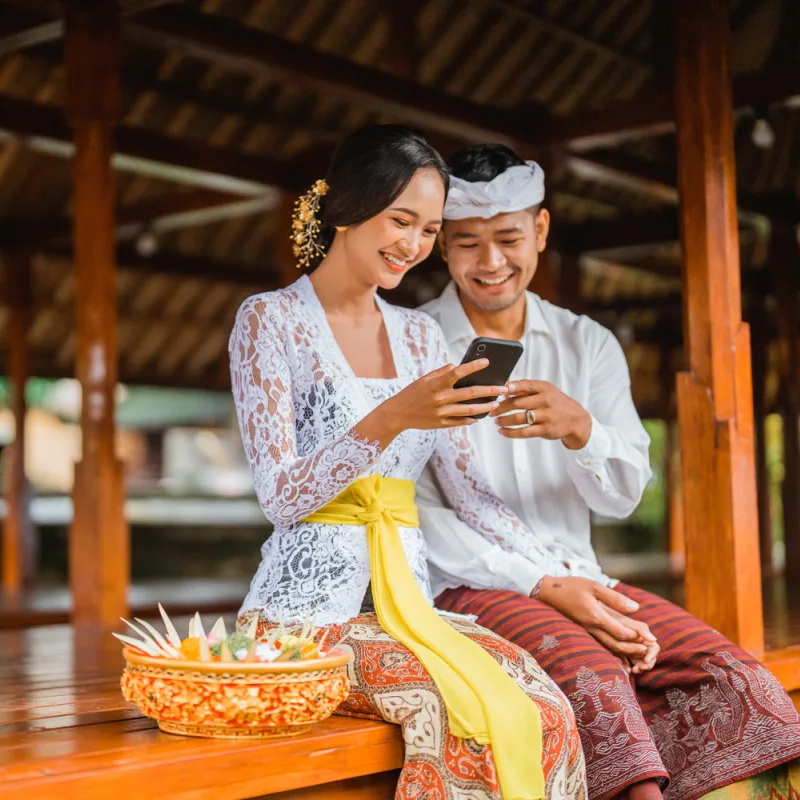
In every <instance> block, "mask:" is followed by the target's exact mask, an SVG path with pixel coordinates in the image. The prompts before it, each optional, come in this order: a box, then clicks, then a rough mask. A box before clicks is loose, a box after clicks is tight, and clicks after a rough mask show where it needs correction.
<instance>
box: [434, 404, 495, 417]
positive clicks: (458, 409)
mask: <svg viewBox="0 0 800 800" xmlns="http://www.w3.org/2000/svg"><path fill="white" fill-rule="evenodd" d="M494 407H495V402H494V401H493V402H490V403H463V404H462V403H454V404H452V405H447V406H444V407H442V409H441V410H440V414H441V416H442V417H443V418H445V419H448V418H453V417H455V418H459V419H461V418H463V417H476V416H477V415H478V414H488V413H489V412H490V411H491V410H492V409H493V408H494Z"/></svg>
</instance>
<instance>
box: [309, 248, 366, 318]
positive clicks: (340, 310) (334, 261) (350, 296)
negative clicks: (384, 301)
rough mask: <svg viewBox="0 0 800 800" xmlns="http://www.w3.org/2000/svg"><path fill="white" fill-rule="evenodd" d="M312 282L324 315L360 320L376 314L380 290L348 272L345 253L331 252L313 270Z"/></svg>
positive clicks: (333, 250) (334, 249)
mask: <svg viewBox="0 0 800 800" xmlns="http://www.w3.org/2000/svg"><path fill="white" fill-rule="evenodd" d="M309 280H310V281H311V283H312V285H313V287H314V291H315V292H316V295H317V299H318V300H319V302H320V304H321V305H322V307H323V308H324V309H325V312H326V313H328V314H335V315H339V314H341V315H347V316H350V317H353V318H354V319H357V318H358V317H366V316H369V315H370V314H373V313H375V310H376V306H375V292H376V290H377V288H378V287H377V286H375V285H368V284H364V283H363V282H361V281H359V280H358V278H357V277H356V276H355V275H354V274H353V271H352V270H350V269H348V268H347V262H346V259H345V257H344V253H343V252H341V251H340V250H339V248H337V247H336V243H335V241H334V244H333V245H332V246H331V249H330V252H329V253H328V255H327V256H326V257H325V258H324V259H323V260H322V263H321V264H320V265H319V266H318V267H317V268H316V269H315V270H314V272H313V273H312V274H311V276H310V278H309Z"/></svg>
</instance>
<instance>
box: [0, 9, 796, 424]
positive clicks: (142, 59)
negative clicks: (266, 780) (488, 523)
mask: <svg viewBox="0 0 800 800" xmlns="http://www.w3.org/2000/svg"><path fill="white" fill-rule="evenodd" d="M120 5H121V11H122V12H123V14H124V17H123V20H122V28H121V30H122V48H121V65H120V69H121V77H122V87H123V107H122V113H121V116H120V127H119V130H118V136H117V142H118V156H117V158H116V161H115V163H116V166H117V183H118V197H119V209H118V216H119V222H120V226H119V242H120V245H119V255H118V260H119V266H120V273H119V283H118V287H119V316H120V321H119V327H120V332H119V358H120V374H121V377H122V379H123V380H126V381H130V382H139V383H161V384H168V385H195V386H206V387H224V386H226V385H227V362H226V343H227V336H228V332H229V330H230V327H231V323H232V319H233V315H234V313H235V311H236V308H237V307H238V304H239V303H240V302H241V300H242V299H243V298H244V297H245V296H247V295H248V294H250V293H252V292H253V291H258V290H263V289H269V288H275V287H276V286H279V285H282V284H285V283H286V282H287V281H288V280H290V279H291V275H292V272H291V269H290V268H287V263H286V259H285V258H284V257H283V256H282V252H283V249H285V237H286V235H287V228H286V211H285V209H286V204H287V202H291V199H292V198H293V196H294V194H295V193H296V191H297V189H298V188H300V187H302V186H304V185H305V184H306V183H307V182H308V181H310V179H312V178H314V177H317V176H318V175H319V173H320V171H321V169H322V168H323V165H324V163H325V160H326V158H327V155H328V154H329V152H330V150H331V148H332V146H333V145H334V144H335V142H336V140H337V139H338V138H339V137H340V136H341V135H342V134H343V133H345V132H347V131H349V130H351V129H353V128H355V127H357V126H359V125H362V124H364V123H367V122H372V121H402V122H407V123H411V124H414V125H416V126H417V127H419V128H421V129H423V130H425V131H430V132H431V134H432V141H434V143H435V144H437V145H439V146H441V147H442V148H443V149H446V148H447V147H450V146H455V145H457V144H460V143H462V142H465V141H480V140H486V139H490V138H494V139H498V140H499V139H505V140H506V141H510V142H513V143H514V144H515V145H516V146H518V147H520V148H523V147H524V148H525V149H526V153H530V154H534V155H537V156H538V157H540V158H542V159H543V160H544V161H546V163H547V164H548V166H549V167H550V170H549V174H550V187H551V189H552V192H551V195H550V200H549V205H550V207H551V209H552V211H553V214H554V217H555V219H556V220H557V232H556V234H555V237H556V238H555V241H556V242H557V243H558V246H559V248H560V249H561V251H562V255H563V257H564V258H567V259H571V260H573V261H574V260H578V261H579V262H580V267H581V279H580V284H581V288H582V292H581V295H582V296H581V298H580V301H579V302H580V303H581V305H582V307H583V308H585V309H586V310H588V311H589V312H590V313H592V314H593V315H595V316H597V317H598V318H599V319H601V320H602V321H604V322H606V323H607V324H609V325H611V326H612V327H614V328H615V329H617V330H618V332H620V333H621V334H622V336H623V338H627V335H628V334H632V336H633V339H632V342H633V344H632V345H631V347H630V348H629V356H630V359H631V365H632V370H633V373H634V384H635V391H636V396H637V401H638V402H639V404H640V406H642V407H643V408H648V409H650V410H654V409H655V410H657V409H658V407H659V395H660V392H659V387H660V386H661V385H662V384H661V383H660V382H659V374H660V373H659V369H660V367H659V358H660V357H661V356H659V352H660V351H661V350H663V349H664V344H662V343H666V345H667V346H668V347H670V348H672V349H673V350H674V351H675V352H672V353H668V354H667V355H666V356H665V357H666V358H668V359H669V360H670V364H671V365H672V367H673V368H676V367H678V366H679V364H680V354H679V350H677V349H676V348H679V347H680V341H681V322H680V306H679V302H680V290H681V280H680V261H679V249H678V246H677V237H678V224H677V213H676V204H677V191H676V177H675V176H676V155H675V141H674V134H673V132H672V130H671V128H672V125H671V120H672V101H671V89H670V77H669V76H670V69H669V40H668V25H667V23H666V19H665V15H664V12H663V11H662V8H663V7H664V6H668V5H669V3H661V2H659V0H649V1H643V0H584V1H582V2H580V3H575V2H569V0H527V1H526V0H517V1H516V2H511V0H414V2H407V3H403V4H402V7H400V4H396V3H393V2H391V0H385V2H383V1H381V2H379V1H378V0H307V1H302V2H299V3H286V2H283V0H257V1H256V2H251V1H250V0H204V1H203V2H200V0H187V2H173V3H164V2H153V0H150V1H149V2H148V1H147V0H129V1H128V2H122V3H121V4H120ZM58 10H59V7H58V5H57V4H53V3H50V2H49V1H48V0H30V1H29V2H24V1H23V0H15V2H5V3H2V4H0V56H1V57H0V247H1V248H4V249H7V248H9V247H14V246H26V247H28V246H30V247H33V249H34V251H35V252H36V255H35V258H34V310H35V316H34V321H33V326H32V330H31V334H30V337H31V342H30V343H31V346H32V352H33V367H34V370H35V371H36V372H37V373H39V374H42V375H69V374H72V359H73V355H74V334H73V329H74V324H73V300H74V298H73V292H74V280H73V272H72V267H71V264H70V249H69V231H70V227H69V215H70V201H71V176H70V160H69V159H70V155H71V152H72V151H71V145H70V130H69V127H68V126H67V124H66V122H65V120H64V116H63V113H62V107H63V105H64V102H65V70H64V65H63V52H62V51H63V47H62V35H63V25H61V24H60V22H59V17H58V15H57V14H58ZM731 19H732V34H733V51H732V63H733V67H734V70H735V73H736V82H735V88H734V101H735V104H736V106H737V108H738V109H739V110H738V111H737V126H736V157H737V171H738V188H739V202H740V225H741V239H742V264H743V267H744V269H745V270H746V274H747V276H750V275H752V279H751V278H750V277H746V279H745V280H744V281H743V284H744V285H745V286H746V287H747V288H748V289H749V288H750V287H752V291H754V292H761V293H762V294H763V293H765V292H768V291H769V282H768V281H766V282H765V280H764V279H763V278H761V277H759V276H761V275H763V267H764V263H765V258H766V254H767V248H768V243H769V235H770V230H771V226H772V225H775V224H780V225H794V224H797V223H798V222H800V200H798V195H799V192H800V158H798V151H799V150H800V102H798V101H799V100H800V44H799V39H798V31H800V21H799V20H798V5H797V3H796V2H794V0H739V1H738V2H734V3H733V8H732V17H731ZM665 54H666V55H665ZM756 116H764V117H767V118H768V120H769V123H770V125H771V126H772V129H773V131H774V134H775V142H774V145H773V146H772V147H770V148H768V149H759V148H758V147H757V146H756V145H755V144H754V143H753V139H752V130H753V124H754V120H755V118H756ZM148 230H152V231H153V232H154V233H155V235H156V240H157V247H158V249H157V252H155V253H154V254H152V255H146V254H145V255H143V254H142V253H144V252H145V251H144V250H142V251H137V248H136V242H137V239H139V243H140V245H141V244H147V242H146V241H145V242H142V241H141V234H142V233H143V232H145V231H148ZM564 258H562V264H563V261H564ZM444 280H445V276H444V272H443V266H442V265H441V264H440V263H438V262H436V261H432V262H431V263H430V264H428V265H427V266H426V267H425V268H424V269H422V270H420V273H419V275H418V276H415V278H413V279H409V282H408V284H407V285H405V286H404V287H403V291H402V292H400V293H399V294H398V296H397V297H396V298H395V299H396V300H398V301H399V302H403V303H414V302H416V301H417V300H419V299H422V298H424V297H426V296H429V295H430V293H431V291H432V289H433V288H438V287H441V286H442V285H443V282H444ZM0 288H1V287H0ZM0 297H2V294H0ZM571 300H572V301H574V302H578V300H577V299H576V298H572V299H571ZM568 301H569V299H567V298H565V302H568ZM6 314H7V309H6V308H5V307H3V306H0V359H2V356H3V354H4V353H5V351H6V350H7V346H8V343H7V342H6V341H4V340H3V338H2V336H3V333H2V331H4V328H5V326H4V324H3V323H4V317H5V316H6ZM0 368H2V361H1V360H0Z"/></svg>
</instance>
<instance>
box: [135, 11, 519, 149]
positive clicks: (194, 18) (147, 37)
mask: <svg viewBox="0 0 800 800" xmlns="http://www.w3.org/2000/svg"><path fill="white" fill-rule="evenodd" d="M124 32H125V35H126V37H128V38H132V39H134V40H136V41H138V42H141V43H143V44H147V45H149V46H153V45H158V46H161V47H164V48H166V49H169V50H175V51H177V52H181V53H183V54H184V55H188V56H192V57H194V58H200V59H203V60H206V61H210V62H212V63H214V64H216V65H218V66H219V67H221V68H223V69H228V70H231V71H234V72H244V73H246V74H249V75H256V76H269V77H271V78H273V79H274V78H275V77H276V76H278V77H281V78H286V79H289V80H290V81H291V82H292V83H296V84H299V85H301V86H303V87H304V88H306V89H309V90H311V91H313V92H330V91H331V90H333V91H335V92H336V93H337V95H338V96H340V97H342V98H343V99H350V100H353V101H356V102H359V103H366V104H367V105H369V106H370V108H371V109H373V110H379V111H384V112H386V113H389V114H392V115H394V116H399V117H400V118H402V119H403V120H404V121H406V122H407V123H412V124H416V125H419V126H421V127H423V128H430V129H433V130H436V131H439V132H441V133H445V134H448V135H451V136H456V137H458V138H461V139H466V140H470V141H473V140H474V141H487V140H497V139H498V138H499V139H502V140H504V141H507V142H510V141H519V142H524V141H526V140H529V139H530V138H531V131H532V130H533V129H534V128H535V126H534V125H532V124H531V119H530V116H528V118H527V119H526V118H523V117H522V116H520V115H517V114H516V113H514V112H511V111H508V110H506V109H502V108H494V107H487V106H482V105H479V104H476V103H472V102H470V101H468V100H463V99H461V98H458V97H454V96H452V95H448V94H445V93H443V92H439V91H437V90H435V89H431V88H430V87H427V86H423V85H420V84H418V83H415V82H414V81H410V80H407V79H404V78H399V77H396V76H393V75H389V74H387V73H385V72H382V71H380V70H377V69H373V68H371V67H365V66H361V65H358V64H356V63H354V62H353V61H351V60H350V59H347V58H343V57H340V56H335V55H331V54H329V53H322V52H319V51H315V50H312V49H310V48H307V47H304V46H302V45H299V44H296V43H294V42H289V41H287V40H285V39H282V38H280V37H278V36H273V35H272V34H269V33H266V32H264V31H257V30H255V29H253V28H248V27H246V26H244V25H241V24H238V23H236V22H233V21H231V20H229V19H226V18H224V17H221V16H214V15H209V14H203V13H199V12H196V11H193V10H192V9H190V8H187V7H182V6H174V7H172V6H168V7H166V8H161V9H156V10H155V11H150V12H147V13H145V14H142V15H140V16H137V17H136V18H135V19H132V20H128V21H127V22H126V23H125V26H124Z"/></svg>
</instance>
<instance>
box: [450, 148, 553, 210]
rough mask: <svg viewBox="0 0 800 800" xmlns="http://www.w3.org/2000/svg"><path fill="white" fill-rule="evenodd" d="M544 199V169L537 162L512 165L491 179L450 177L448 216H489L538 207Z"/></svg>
mask: <svg viewBox="0 0 800 800" xmlns="http://www.w3.org/2000/svg"><path fill="white" fill-rule="evenodd" d="M542 200H544V170H543V169H542V168H541V167H540V166H539V165H538V164H537V163H536V162H535V161H526V162H525V164H519V165H518V166H516V167H509V168H508V169H507V170H506V171H505V172H501V173H500V174H499V175H498V176H497V177H496V178H494V179H493V180H491V181H478V182H476V183H471V182H470V181H462V180H461V178H456V177H452V178H450V191H449V192H448V193H447V202H446V203H445V204H444V218H445V219H467V218H468V217H480V218H481V219H489V218H491V217H495V216H497V215H498V214H510V213H511V212H513V211H522V210H524V209H526V208H531V206H536V205H538V204H539V203H541V202H542Z"/></svg>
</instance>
